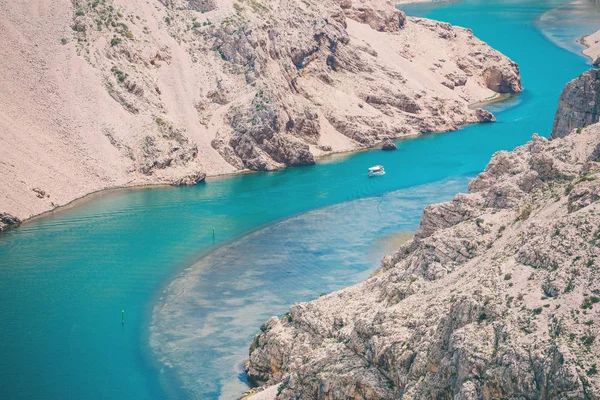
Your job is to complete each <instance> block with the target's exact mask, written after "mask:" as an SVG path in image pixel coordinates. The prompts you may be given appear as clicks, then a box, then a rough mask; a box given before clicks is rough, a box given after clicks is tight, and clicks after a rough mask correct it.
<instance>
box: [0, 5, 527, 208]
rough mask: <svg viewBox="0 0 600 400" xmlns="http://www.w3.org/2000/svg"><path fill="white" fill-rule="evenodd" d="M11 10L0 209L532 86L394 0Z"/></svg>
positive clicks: (222, 161) (360, 130)
mask: <svg viewBox="0 0 600 400" xmlns="http://www.w3.org/2000/svg"><path fill="white" fill-rule="evenodd" d="M13 3H14V2H13ZM38 11H39V12H38ZM0 25H1V26H11V27H13V29H10V30H8V31H7V32H5V36H4V38H3V40H2V41H0V54H2V58H3V68H4V70H5V74H3V75H2V76H1V77H0V86H1V87H3V88H4V91H5V92H6V93H13V94H15V95H13V96H4V97H2V98H0V114H1V117H2V118H0V121H1V122H0V136H1V137H0V139H1V140H2V143H3V144H4V145H3V146H1V147H0V159H1V160H2V161H3V163H0V186H1V187H3V188H4V189H5V193H8V195H7V196H5V197H1V198H0V209H2V210H6V211H8V212H10V213H11V214H12V215H15V216H17V217H19V218H21V219H24V218H28V217H29V216H31V215H35V214H38V213H41V212H43V211H46V210H48V209H51V208H54V207H56V206H57V205H61V204H65V203H67V202H69V201H71V200H73V199H74V198H76V197H80V196H83V195H85V194H86V193H90V192H93V191H96V190H99V189H103V188H109V187H115V186H130V185H142V184H150V183H163V184H164V183H167V184H168V183H173V182H175V183H176V182H179V181H180V180H183V181H186V182H187V181H190V182H191V181H193V180H194V179H192V180H189V179H187V178H186V177H189V176H190V175H195V174H197V173H198V171H202V172H204V173H206V174H208V175H216V174H223V173H232V172H235V171H237V170H242V169H252V170H273V169H279V168H284V167H286V166H292V165H303V164H312V163H314V162H315V157H317V156H320V155H323V154H326V153H328V152H338V151H347V150H352V149H357V148H361V147H366V146H373V145H376V144H377V143H380V142H381V141H383V140H385V139H393V138H398V137H401V136H404V135H409V134H418V133H421V132H429V131H447V130H453V129H456V128H458V127H459V126H461V125H463V124H467V123H474V122H478V121H481V120H482V117H481V113H479V114H478V112H476V111H475V110H472V109H470V108H469V107H468V105H469V104H472V103H476V102H479V101H481V100H483V99H485V98H488V97H490V96H491V95H493V94H494V92H510V91H513V92H516V91H520V90H521V84H520V78H519V70H518V67H517V65H516V64H514V63H513V62H511V61H510V60H509V59H507V58H506V57H504V56H503V55H502V54H500V53H498V52H497V51H495V50H493V49H491V48H490V47H489V46H487V45H486V44H485V43H483V42H481V41H480V40H478V39H477V38H475V37H474V36H473V34H472V32H471V31H470V30H467V29H462V28H457V27H453V26H451V25H449V24H446V23H441V22H435V21H430V20H427V19H420V18H408V17H406V15H405V14H404V13H403V12H401V11H399V10H397V9H396V8H395V7H394V5H393V3H392V2H389V1H388V0H372V1H366V0H319V1H316V0H306V1H303V2H297V1H292V0H251V1H250V0H237V1H226V0H152V1H150V2H149V1H147V0H128V1H125V0H102V1H98V0H73V1H71V2H60V3H52V4H50V3H49V2H46V1H42V0H32V2H27V3H26V4H22V2H18V3H16V4H11V5H10V6H9V5H0ZM415 38H418V40H415ZM24 48H25V49H27V50H26V51H24V50H23V49H24ZM72 71H77V74H73V73H72ZM32 76H34V77H38V78H39V79H38V80H37V81H35V82H33V81H32V80H31V77H32ZM24 131H27V132H30V134H28V135H23V134H22V132H24ZM32 171H35V173H32ZM32 188H39V189H40V190H42V191H44V192H46V193H49V194H50V197H47V196H46V197H40V196H38V195H37V194H36V193H35V192H33V191H32Z"/></svg>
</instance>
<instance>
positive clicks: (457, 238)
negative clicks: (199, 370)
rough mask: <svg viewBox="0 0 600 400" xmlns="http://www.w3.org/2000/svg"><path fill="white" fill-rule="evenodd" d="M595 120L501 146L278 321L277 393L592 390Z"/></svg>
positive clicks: (254, 354)
mask: <svg viewBox="0 0 600 400" xmlns="http://www.w3.org/2000/svg"><path fill="white" fill-rule="evenodd" d="M599 200H600V124H596V125H591V126H588V127H586V128H583V129H581V130H579V131H576V132H574V133H572V134H571V135H569V136H566V137H564V138H558V139H555V140H551V141H549V140H547V139H544V138H542V137H539V136H537V135H534V137H533V139H532V141H530V142H529V143H527V144H526V145H524V146H521V147H519V148H517V149H515V150H514V151H512V152H506V151H501V152H498V153H496V154H495V155H494V156H493V158H492V159H491V161H490V163H489V164H488V166H487V167H486V169H485V171H484V172H482V173H481V174H479V176H478V177H477V178H475V179H474V180H473V181H472V182H471V184H470V185H469V192H468V193H467V194H458V195H456V196H455V198H454V199H453V200H452V201H451V202H448V203H443V204H437V205H432V206H429V207H427V208H426V209H425V210H424V211H423V216H422V219H421V224H420V227H419V229H418V231H417V232H416V235H415V237H414V239H413V240H412V241H411V242H409V243H407V244H405V245H404V246H402V247H401V248H400V249H399V250H398V251H397V252H396V253H394V254H393V255H391V256H387V257H385V258H384V259H383V260H382V263H381V269H380V270H378V271H377V272H376V273H374V274H373V276H372V277H371V278H370V279H368V280H367V281H365V282H363V283H361V284H358V285H356V286H353V287H350V288H347V289H344V290H340V291H338V292H334V293H331V294H329V295H326V296H323V297H320V298H319V299H317V300H314V301H311V302H308V303H300V304H296V305H294V306H292V307H291V308H290V312H289V313H288V314H286V315H285V316H283V317H282V318H277V317H273V318H271V319H270V320H269V321H267V322H266V323H265V324H264V325H263V326H262V327H261V332H260V333H259V334H258V335H257V336H256V337H255V339H254V341H253V343H252V345H251V347H250V360H249V362H248V363H247V372H248V377H249V378H250V379H251V380H253V381H254V382H256V383H257V384H267V385H270V384H275V383H281V385H280V387H279V389H278V393H279V394H278V396H277V398H278V399H296V398H303V399H304V398H319V399H398V398H403V399H423V398H434V399H447V398H453V399H491V398H520V399H596V398H598V397H599V396H600V378H599V375H598V365H599V363H600V356H599V355H600V343H599V342H598V341H597V335H598V333H599V332H600V317H599V315H600V314H598V313H599V311H600V308H599V307H600V304H598V303H600V284H599V283H598V279H597V274H598V270H599V267H600V201H599Z"/></svg>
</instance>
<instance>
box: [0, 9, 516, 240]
mask: <svg viewBox="0 0 600 400" xmlns="http://www.w3.org/2000/svg"><path fill="white" fill-rule="evenodd" d="M428 1H429V0H428ZM442 1H444V2H445V1H447V0H440V1H439V2H442ZM512 96H513V95H512V94H500V93H496V94H495V95H493V97H492V98H488V99H484V100H482V101H480V102H475V103H472V104H469V105H468V107H469V108H472V109H475V108H480V107H483V106H485V105H488V104H493V103H498V102H502V101H504V100H508V99H510V98H511V97H512ZM478 123H485V122H475V123H466V124H464V125H461V126H460V127H458V128H457V129H456V130H458V129H462V128H465V127H467V126H471V125H475V124H478ZM456 130H449V131H436V132H422V133H414V134H407V135H403V136H400V137H397V138H393V139H391V140H392V141H393V142H394V143H397V142H399V141H402V140H411V139H416V138H419V137H421V136H425V135H432V134H443V133H450V132H454V131H456ZM382 143H383V141H380V142H376V143H374V144H373V145H372V146H368V147H360V148H355V149H349V150H340V151H332V152H328V153H326V154H320V155H316V156H315V160H316V162H315V164H311V165H317V164H319V162H320V161H323V160H326V159H328V158H332V159H333V158H337V157H344V156H352V155H354V154H359V153H362V152H366V151H374V150H381V144H382ZM311 165H296V166H286V167H285V168H281V169H279V170H273V171H253V170H248V169H243V170H238V171H234V172H228V173H222V174H215V175H208V174H207V175H206V178H205V179H203V180H202V181H200V182H198V183H197V184H196V185H192V186H198V185H202V184H207V183H209V182H210V181H216V180H220V179H228V178H232V177H235V176H241V175H245V174H257V173H274V172H281V171H284V170H287V169H289V168H302V167H310V166H311ZM192 186H189V187H192ZM173 187H185V186H184V185H172V184H170V183H167V182H165V183H139V184H138V183H132V184H125V185H117V186H111V187H104V188H100V189H97V190H94V191H92V192H89V193H86V194H84V195H82V196H79V197H76V198H74V199H72V200H70V201H69V202H67V203H65V204H62V205H58V206H56V207H55V208H52V209H50V210H46V211H44V212H41V213H39V214H35V215H32V216H30V217H27V218H25V219H22V220H20V223H19V224H17V225H15V226H12V227H8V228H7V229H5V230H4V231H0V237H1V236H2V234H4V233H6V232H9V231H12V230H15V229H19V228H21V227H23V226H24V225H26V224H29V223H31V222H34V221H37V220H38V219H41V218H45V217H49V216H50V215H52V214H54V213H59V212H63V211H67V210H70V209H71V208H73V207H77V206H80V205H82V204H85V203H86V202H88V201H93V200H94V199H95V198H97V197H100V196H103V195H108V194H111V193H113V192H117V191H125V190H152V189H160V188H164V189H167V188H173Z"/></svg>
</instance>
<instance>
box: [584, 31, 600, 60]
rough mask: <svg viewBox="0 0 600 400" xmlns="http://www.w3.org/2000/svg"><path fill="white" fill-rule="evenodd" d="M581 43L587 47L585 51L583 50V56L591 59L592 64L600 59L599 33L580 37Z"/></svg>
mask: <svg viewBox="0 0 600 400" xmlns="http://www.w3.org/2000/svg"><path fill="white" fill-rule="evenodd" d="M581 43H582V44H583V45H585V46H587V49H585V50H583V54H585V55H586V56H588V57H589V58H591V59H592V62H593V63H595V62H596V60H598V57H600V31H596V32H594V33H592V34H591V35H588V36H584V37H582V38H581Z"/></svg>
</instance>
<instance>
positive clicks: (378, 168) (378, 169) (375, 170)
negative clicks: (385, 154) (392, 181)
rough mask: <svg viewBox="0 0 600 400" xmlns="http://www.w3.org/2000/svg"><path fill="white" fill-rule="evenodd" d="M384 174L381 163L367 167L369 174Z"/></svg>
mask: <svg viewBox="0 0 600 400" xmlns="http://www.w3.org/2000/svg"><path fill="white" fill-rule="evenodd" d="M381 175H385V170H384V169H383V166H382V165H376V166H374V167H371V168H369V176H381Z"/></svg>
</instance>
